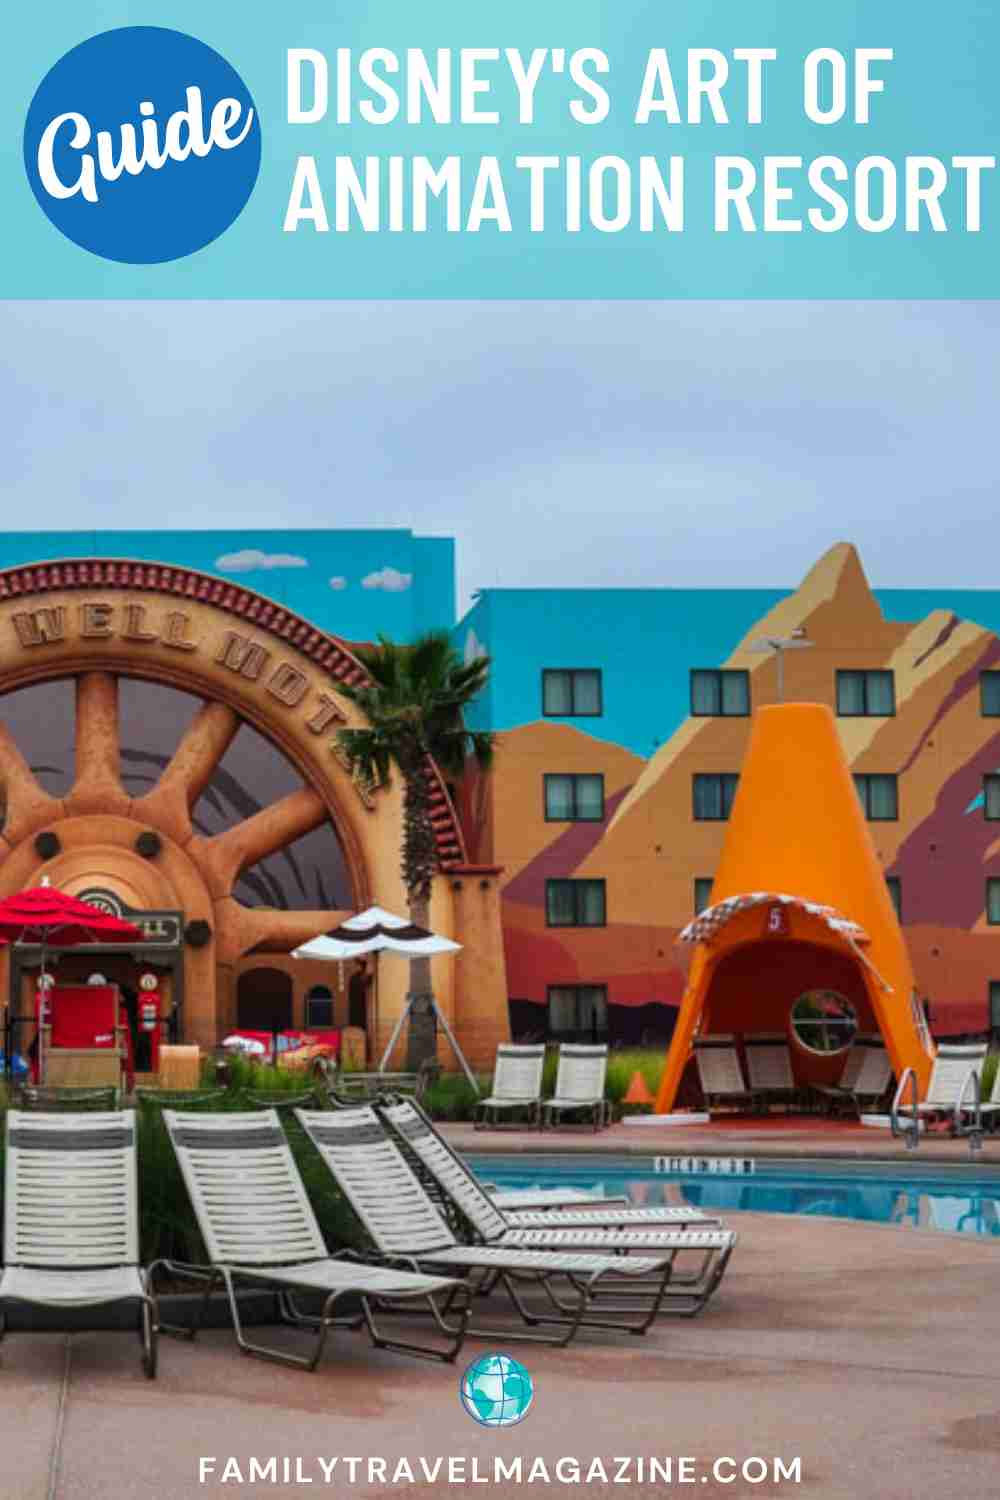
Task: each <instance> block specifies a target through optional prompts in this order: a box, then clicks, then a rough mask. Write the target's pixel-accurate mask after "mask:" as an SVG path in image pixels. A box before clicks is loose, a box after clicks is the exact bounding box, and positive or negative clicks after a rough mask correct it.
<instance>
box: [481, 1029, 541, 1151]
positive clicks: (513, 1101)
mask: <svg viewBox="0 0 1000 1500" xmlns="http://www.w3.org/2000/svg"><path fill="white" fill-rule="evenodd" d="M544 1067H545V1047H544V1045H542V1044H539V1045H538V1046H532V1047H514V1046H509V1045H507V1044H504V1045H502V1046H499V1047H498V1048H497V1057H496V1066H495V1068H494V1070H493V1087H492V1090H491V1091H490V1096H489V1098H488V1099H480V1101H479V1104H478V1105H477V1106H476V1129H477V1130H481V1129H483V1128H485V1126H486V1125H488V1124H489V1122H490V1113H491V1111H492V1114H493V1124H494V1125H495V1124H496V1123H497V1116H498V1115H499V1114H500V1113H501V1112H505V1111H507V1110H514V1109H516V1110H521V1111H527V1115H528V1122H529V1124H532V1125H537V1124H539V1123H540V1121H541V1108H542V1071H543V1069H544Z"/></svg>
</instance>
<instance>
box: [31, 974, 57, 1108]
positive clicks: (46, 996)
mask: <svg viewBox="0 0 1000 1500" xmlns="http://www.w3.org/2000/svg"><path fill="white" fill-rule="evenodd" d="M55 982H56V981H55V976H54V975H53V974H41V975H39V979H38V986H37V988H36V990H35V1040H34V1043H33V1045H32V1047H31V1049H30V1053H29V1055H30V1057H31V1081H32V1083H38V1082H39V1080H40V1079H42V1078H44V1076H45V1068H44V1059H43V1056H42V1051H43V1048H44V1046H45V1039H46V1037H47V1036H48V1031H47V1030H46V1029H45V1028H47V1027H49V1026H51V1025H52V987H53V985H54V984H55Z"/></svg>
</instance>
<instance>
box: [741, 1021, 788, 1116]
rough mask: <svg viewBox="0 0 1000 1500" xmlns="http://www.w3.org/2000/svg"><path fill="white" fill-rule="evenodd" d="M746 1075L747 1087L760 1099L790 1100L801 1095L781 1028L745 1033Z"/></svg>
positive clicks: (768, 1101)
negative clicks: (777, 1030)
mask: <svg viewBox="0 0 1000 1500" xmlns="http://www.w3.org/2000/svg"><path fill="white" fill-rule="evenodd" d="M743 1046H744V1048H745V1049H746V1057H747V1078H748V1080H749V1083H750V1088H751V1090H752V1091H753V1093H754V1094H756V1095H757V1097H758V1098H759V1099H760V1100H761V1102H762V1103H764V1104H765V1105H766V1104H770V1103H772V1102H774V1103H781V1104H792V1103H794V1102H795V1101H796V1100H798V1098H799V1097H800V1094H799V1088H798V1085H797V1084H796V1082H795V1075H794V1074H793V1073H792V1058H791V1053H790V1052H789V1050H788V1038H787V1037H786V1036H785V1035H784V1033H783V1032H770V1031H762V1032H759V1033H758V1034H757V1035H756V1036H744V1038H743Z"/></svg>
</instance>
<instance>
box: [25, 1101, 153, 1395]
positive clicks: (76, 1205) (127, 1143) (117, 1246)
mask: <svg viewBox="0 0 1000 1500" xmlns="http://www.w3.org/2000/svg"><path fill="white" fill-rule="evenodd" d="M4 1257H5V1260H6V1265H5V1266H4V1268H3V1270H2V1271H0V1338H2V1337H3V1334H4V1332H5V1330H6V1324H7V1304H8V1303H11V1302H22V1303H27V1304H29V1305H31V1306H35V1307H47V1308H55V1309H57V1310H58V1311H61V1312H67V1313H68V1312H70V1311H71V1310H75V1309H77V1308H81V1307H104V1306H108V1305H110V1304H112V1303H116V1302H129V1303H134V1304H135V1307H136V1315H137V1319H138V1326H139V1338H140V1341H141V1343H142V1368H143V1370H144V1371H145V1373H146V1374H147V1375H148V1376H149V1378H150V1379H151V1380H152V1379H153V1377H154V1376H155V1375H156V1334H157V1320H156V1310H155V1304H154V1302H153V1300H152V1298H151V1297H150V1295H149V1293H148V1290H147V1287H146V1283H145V1280H144V1278H143V1275H142V1272H141V1271H140V1269H139V1194H138V1187H137V1180H136V1159H135V1117H134V1115H133V1114H132V1113H131V1111H129V1112H127V1113H125V1112H122V1111H118V1110H115V1111H111V1112H107V1113H98V1112H97V1111H87V1113H85V1114H71V1113H67V1112H62V1111H60V1112H59V1113H58V1114H43V1113H40V1112H35V1111H31V1112H30V1113H25V1112H24V1111H22V1110H17V1109H12V1110H10V1111H8V1114H7V1165H6V1172H5V1188H4Z"/></svg>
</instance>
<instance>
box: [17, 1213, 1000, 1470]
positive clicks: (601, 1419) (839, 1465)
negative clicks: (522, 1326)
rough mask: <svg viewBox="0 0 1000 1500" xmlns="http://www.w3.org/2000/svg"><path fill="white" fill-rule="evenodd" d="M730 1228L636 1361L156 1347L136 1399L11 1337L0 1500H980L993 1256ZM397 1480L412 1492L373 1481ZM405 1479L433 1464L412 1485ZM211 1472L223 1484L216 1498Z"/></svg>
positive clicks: (88, 1337)
mask: <svg viewBox="0 0 1000 1500" xmlns="http://www.w3.org/2000/svg"><path fill="white" fill-rule="evenodd" d="M729 1222H730V1223H731V1225H732V1227H734V1228H736V1229H738V1230H739V1231H740V1235H741V1242H740V1245H739V1247H738V1248H737V1251H736V1254H735V1255H734V1257H733V1261H732V1263H731V1266H730V1269H729V1272H728V1274H727V1276H726V1279H725V1281H724V1283H723V1285H722V1287H721V1288H720V1290H719V1292H718V1294H717V1296H716V1298H715V1299H714V1301H713V1302H712V1303H711V1304H710V1306H709V1307H708V1308H707V1309H706V1311H705V1312H704V1313H703V1314H702V1315H701V1316H700V1317H699V1318H697V1319H693V1320H686V1319H679V1318H662V1319H661V1320H660V1321H659V1322H658V1324H657V1326H656V1328H655V1329H654V1330H653V1332H652V1333H650V1334H649V1335H647V1337H646V1338H644V1339H636V1338H631V1337H629V1336H628V1335H616V1334H609V1333H605V1332H603V1331H602V1332H590V1333H586V1334H584V1335H583V1336H582V1337H581V1338H580V1339H579V1340H578V1342H577V1343H576V1344H575V1345H574V1346H571V1348H570V1349H568V1350H556V1349H551V1348H549V1349H546V1348H540V1347H537V1346H531V1345H526V1344H521V1343H510V1342H508V1343H507V1344H506V1346H505V1344H504V1342H503V1340H502V1339H491V1340H489V1341H488V1342H486V1343H484V1342H482V1341H478V1340H472V1339H470V1340H469V1341H468V1342H467V1344H466V1346H465V1349H464V1350H463V1351H462V1354H461V1355H460V1356H459V1361H458V1363H457V1365H454V1366H444V1365H431V1364H426V1363H422V1362H420V1361H416V1360H412V1359H408V1358H405V1357H403V1356H400V1355H394V1354H389V1353H385V1352H377V1351H373V1350H372V1349H371V1348H370V1346H369V1344H368V1341H367V1338H366V1337H365V1335H364V1334H360V1333H358V1334H347V1333H344V1334H341V1335H339V1336H338V1337H336V1338H334V1339H332V1340H331V1343H330V1346H329V1347H328V1351H327V1355H326V1357H325V1359H324V1362H323V1364H322V1365H321V1367H320V1369H319V1370H318V1371H317V1372H316V1373H315V1374H313V1375H309V1374H306V1373H304V1372H298V1371H293V1370H289V1369H284V1368H280V1367H277V1366H273V1365H267V1364H264V1363H262V1362H260V1361H257V1360H250V1359H246V1358H243V1357H241V1356H240V1355H239V1354H238V1353H237V1351H236V1348H235V1345H234V1343H233V1341H232V1338H231V1337H230V1336H229V1335H228V1334H227V1333H226V1332H222V1331H216V1332H211V1333H209V1334H207V1335H205V1336H203V1338H202V1339H200V1340H199V1342H198V1344H197V1345H196V1346H192V1345H189V1344H182V1343H177V1342H174V1341H173V1340H163V1341H162V1343H161V1356H160V1376H159V1379H158V1380H157V1381H155V1382H149V1381H147V1380H145V1379H144V1377H143V1376H142V1374H141V1372H140V1368H139V1360H138V1341H137V1340H136V1338H135V1336H134V1335H131V1336H127V1335H125V1334H109V1333H101V1334H98V1333H76V1334H73V1335H72V1336H71V1337H70V1338H69V1340H67V1339H66V1338H65V1337H64V1336H62V1335H57V1334H39V1335H29V1334H11V1335H9V1336H8V1338H7V1339H6V1340H5V1341H4V1343H3V1345H2V1346H0V1495H2V1497H3V1500H194V1497H197V1496H205V1497H213V1500H221V1497H224V1496H232V1495H234V1494H241V1493H246V1494H252V1495H264V1494H267V1495H275V1494H280V1495H286V1494H287V1495H303V1496H311V1497H313V1500H316V1497H318V1496H319V1495H320V1494H324V1493H330V1494H334V1495H338V1496H341V1495H343V1496H346V1495H352V1496H354V1495H356V1496H359V1497H364V1500H401V1497H405V1496H412V1497H414V1500H428V1497H435V1496H446V1495H451V1494H454V1493H456V1491H457V1490H458V1488H460V1487H461V1486H460V1484H459V1483H454V1484H450V1483H448V1482H447V1481H446V1479H445V1477H443V1476H444V1475H446V1473H447V1464H448V1460H449V1458H452V1459H455V1460H459V1459H464V1460H465V1461H466V1463H467V1464H469V1463H471V1461H472V1460H473V1459H477V1460H478V1462H479V1465H480V1470H479V1472H480V1474H482V1475H486V1474H488V1473H489V1472H490V1466H491V1465H492V1464H493V1460H494V1458H495V1457H496V1456H501V1457H502V1458H503V1459H504V1460H505V1462H508V1463H509V1462H510V1461H512V1460H513V1458H514V1457H516V1456H521V1457H522V1459H523V1460H524V1471H523V1472H524V1474H525V1475H527V1474H528V1473H530V1472H531V1464H532V1462H533V1461H535V1460H537V1459H541V1460H542V1461H543V1462H544V1463H545V1465H546V1466H547V1471H548V1473H549V1474H550V1476H554V1473H555V1464H556V1460H557V1459H559V1458H560V1457H563V1458H569V1459H575V1460H577V1461H578V1463H579V1466H580V1470H581V1472H582V1473H583V1474H586V1472H587V1470H588V1468H589V1466H590V1464H591V1463H592V1461H593V1460H594V1459H595V1458H599V1459H601V1460H602V1461H603V1462H604V1464H605V1468H606V1472H607V1474H608V1475H609V1476H613V1475H614V1473H615V1471H616V1469H615V1465H614V1463H613V1460H615V1459H616V1457H618V1458H622V1459H626V1458H627V1459H630V1460H632V1461H633V1462H632V1463H631V1465H630V1467H629V1469H628V1470H627V1471H624V1472H626V1473H627V1474H628V1475H629V1476H630V1482H629V1483H628V1485H627V1486H626V1487H624V1488H621V1487H619V1485H618V1484H615V1485H613V1486H612V1484H611V1483H602V1482H601V1481H600V1479H596V1480H595V1481H594V1482H592V1483H589V1484H587V1483H581V1484H576V1485H573V1486H572V1487H567V1489H566V1491H565V1492H566V1493H567V1494H586V1495H596V1494H612V1493H614V1494H622V1495H631V1496H633V1497H634V1500H652V1497H653V1496H654V1495H655V1496H658V1497H662V1496H664V1495H666V1494H669V1493H673V1492H675V1491H676V1492H679V1493H681V1494H683V1493H685V1492H687V1493H692V1492H693V1493H696V1494H700V1495H702V1496H705V1497H706V1500H708V1497H711V1500H717V1497H721V1496H739V1497H742V1496H747V1495H762V1494H763V1495H767V1496H769V1497H776V1496H779V1495H781V1494H785V1493H792V1494H800V1495H802V1496H804V1497H808V1500H859V1497H860V1500H869V1497H871V1500H924V1497H927V1500H931V1497H935V1500H937V1497H941V1500H944V1497H950V1496H952V1495H956V1494H967V1495H982V1496H987V1495H990V1494H995V1493H996V1488H997V1482H996V1475H997V1462H998V1457H1000V1298H998V1296H997V1294H996V1292H997V1285H998V1276H1000V1242H997V1241H996V1240H989V1239H986V1240H975V1239H972V1238H970V1237H965V1236H962V1237H959V1236H953V1235H946V1234H933V1233H928V1232H925V1231H921V1230H916V1229H900V1228H891V1227H882V1226H878V1225H862V1224H852V1223H846V1222H843V1221H833V1220H820V1219H812V1218H799V1219H789V1218H775V1217H768V1216H763V1215H753V1214H732V1215H730V1216H729ZM512 1326H513V1325H512ZM268 1332H269V1333H270V1332H272V1331H270V1330H269V1331H268ZM273 1336H274V1337H275V1339H281V1338H288V1339H291V1338H293V1337H294V1335H292V1334H291V1333H289V1332H286V1331H285V1330H280V1331H279V1330H273ZM504 1347H506V1350H507V1352H509V1353H511V1354H512V1355H514V1357H515V1358H520V1359H521V1360H523V1361H524V1363H525V1364H526V1365H527V1366H528V1368H529V1370H530V1372H531V1374H532V1376H533V1378H534V1381H535V1389H536V1396H535V1401H534V1405H533V1407H532V1410H531V1411H530V1413H529V1414H528V1416H527V1418H526V1420H525V1421H524V1422H523V1423H522V1424H521V1425H519V1426H517V1427H513V1428H510V1429H507V1430H503V1431H499V1432H497V1431H491V1430H487V1429H484V1428H481V1427H479V1426H478V1425H477V1424H475V1423H474V1422H473V1421H472V1420H471V1419H470V1418H469V1417H468V1416H467V1415H466V1413H465V1412H464V1410H463V1409H462V1407H461V1405H460V1402H459V1399H458V1379H459V1376H460V1373H461V1371H462V1369H463V1368H464V1366H465V1364H466V1363H467V1362H468V1361H470V1360H471V1359H473V1358H475V1356H476V1355H477V1354H479V1353H482V1352H485V1351H486V1350H489V1349H496V1348H504ZM67 1351H68V1353H67ZM64 1374H65V1399H64V1400H63V1384H64ZM335 1456H340V1458H341V1461H342V1462H341V1465H340V1466H339V1469H338V1470H334V1471H333V1481H332V1483H324V1473H323V1470H322V1468H321V1467H320V1465H319V1462H318V1460H319V1459H320V1458H323V1459H326V1460H327V1461H329V1460H330V1459H332V1458H333V1457H335ZM209 1457H211V1458H214V1459H215V1461H216V1463H215V1469H214V1472H211V1473H209V1474H208V1475H207V1477H206V1481H205V1482H204V1483H200V1482H199V1459H200V1458H209ZM348 1457H356V1458H358V1459H362V1460H364V1461H365V1462H366V1463H367V1460H368V1459H369V1458H374V1459H384V1460H385V1461H386V1469H385V1473H384V1477H383V1475H382V1474H381V1473H380V1471H379V1470H378V1469H376V1470H375V1471H374V1473H373V1474H371V1475H369V1474H368V1473H367V1472H366V1469H365V1468H364V1467H362V1469H361V1471H360V1472H359V1473H358V1475H357V1482H356V1483H353V1484H352V1483H351V1482H350V1479H349V1475H348V1476H346V1477H345V1476H344V1474H343V1469H344V1465H343V1460H344V1459H345V1458H348ZM404 1457H405V1458H407V1459H408V1460H409V1461H410V1464H411V1465H412V1467H413V1470H414V1474H415V1478H416V1480H417V1482H415V1483H413V1484H410V1483H407V1482H405V1480H403V1479H400V1480H399V1481H398V1482H397V1479H396V1478H394V1475H395V1471H396V1465H397V1463H398V1461H399V1460H400V1459H401V1458H404ZM421 1457H423V1458H425V1459H427V1460H428V1462H430V1463H433V1462H434V1461H435V1460H436V1459H438V1458H441V1459H442V1460H443V1461H444V1467H443V1469H442V1470H441V1471H440V1472H439V1474H438V1476H437V1477H436V1478H435V1479H434V1480H432V1481H431V1482H426V1481H424V1480H423V1479H422V1478H421V1475H420V1469H419V1460H420V1458H421ZM652 1457H656V1458H659V1459H660V1460H661V1461H662V1460H666V1459H667V1458H668V1457H672V1458H673V1459H674V1460H675V1461H676V1460H678V1459H681V1458H687V1459H691V1460H693V1461H694V1464H693V1468H692V1471H691V1473H692V1478H691V1480H690V1482H686V1483H678V1482H675V1483H674V1484H673V1485H669V1486H668V1485H665V1484H664V1483H662V1481H657V1482H652V1483H650V1482H642V1481H640V1480H639V1479H638V1473H639V1471H638V1468H637V1466H636V1464H635V1462H634V1460H636V1459H638V1458H644V1459H646V1460H648V1459H650V1458H652ZM723 1457H732V1458H734V1459H736V1460H742V1459H744V1458H748V1457H760V1458H763V1459H766V1460H771V1459H774V1458H776V1457H777V1458H781V1459H783V1460H784V1461H785V1462H786V1464H789V1465H790V1464H791V1463H792V1461H793V1460H794V1459H796V1458H798V1459H800V1460H801V1471H802V1478H801V1483H799V1484H794V1483H792V1482H791V1481H789V1480H785V1481H784V1482H781V1483H777V1484H776V1483H774V1482H773V1481H772V1480H771V1479H768V1480H767V1482H764V1483H759V1484H749V1483H746V1482H744V1481H742V1480H741V1479H737V1481H736V1482H734V1483H723V1482H721V1478H716V1477H715V1476H714V1475H713V1474H712V1472H711V1464H712V1461H713V1460H715V1459H718V1458H723ZM251 1458H256V1459H257V1460H258V1461H259V1462H261V1463H264V1464H266V1463H267V1461H268V1460H269V1459H271V1458H274V1459H276V1460H277V1461H278V1462H277V1467H276V1469H275V1471H274V1477H275V1479H276V1481H277V1482H274V1481H273V1480H272V1479H271V1477H270V1475H269V1471H268V1470H267V1469H265V1470H264V1475H265V1477H263V1478H260V1477H258V1478H256V1479H255V1480H254V1481H253V1482H248V1481H249V1480H250V1460H251ZM227 1459H232V1460H234V1462H235V1468H234V1467H233V1466H232V1465H231V1466H230V1470H229V1476H230V1477H229V1478H228V1479H226V1480H225V1482H224V1481H223V1475H224V1472H225V1464H226V1462H227ZM286 1459H287V1460H289V1461H290V1463H291V1465H292V1467H291V1468H290V1469H289V1470H288V1471H287V1474H288V1479H287V1481H286V1479H285V1477H284V1476H285V1473H286V1471H285V1469H284V1467H283V1461H284V1460H286ZM296 1462H299V1464H300V1470H299V1472H300V1474H301V1480H302V1482H298V1481H297V1480H296V1478H295V1475H296V1469H295V1463H296ZM457 1472H458V1471H456V1473H457ZM540 1472H541V1471H540V1470H536V1473H539V1474H540ZM564 1472H565V1473H567V1474H572V1473H573V1472H574V1470H573V1469H572V1468H569V1469H566V1470H564ZM674 1472H675V1481H676V1477H677V1470H676V1467H675V1471H674ZM724 1472H725V1474H728V1472H729V1471H728V1470H726V1471H724ZM238 1476H239V1477H241V1478H242V1479H243V1480H244V1483H242V1484H240V1483H239V1482H238ZM465 1477H466V1480H468V1478H469V1470H468V1469H467V1470H466V1473H465ZM723 1477H724V1476H723ZM308 1480H311V1481H312V1482H306V1481H308ZM692 1484H693V1485H694V1490H693V1491H692ZM560 1489H561V1487H558V1486H556V1485H555V1484H550V1485H545V1484H543V1483H541V1481H540V1479H536V1481H535V1482H534V1483H532V1484H528V1483H522V1484H516V1483H513V1482H510V1481H507V1480H501V1482H500V1483H497V1484H489V1485H486V1484H484V1485H482V1486H478V1487H477V1488H476V1489H473V1490H472V1493H473V1494H476V1493H478V1494H481V1495H484V1496H487V1497H491V1496H493V1497H496V1500H514V1497H519V1500H523V1497H524V1496H525V1495H530V1494H533V1493H536V1494H537V1493H548V1494H553V1493H559V1492H560Z"/></svg>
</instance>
